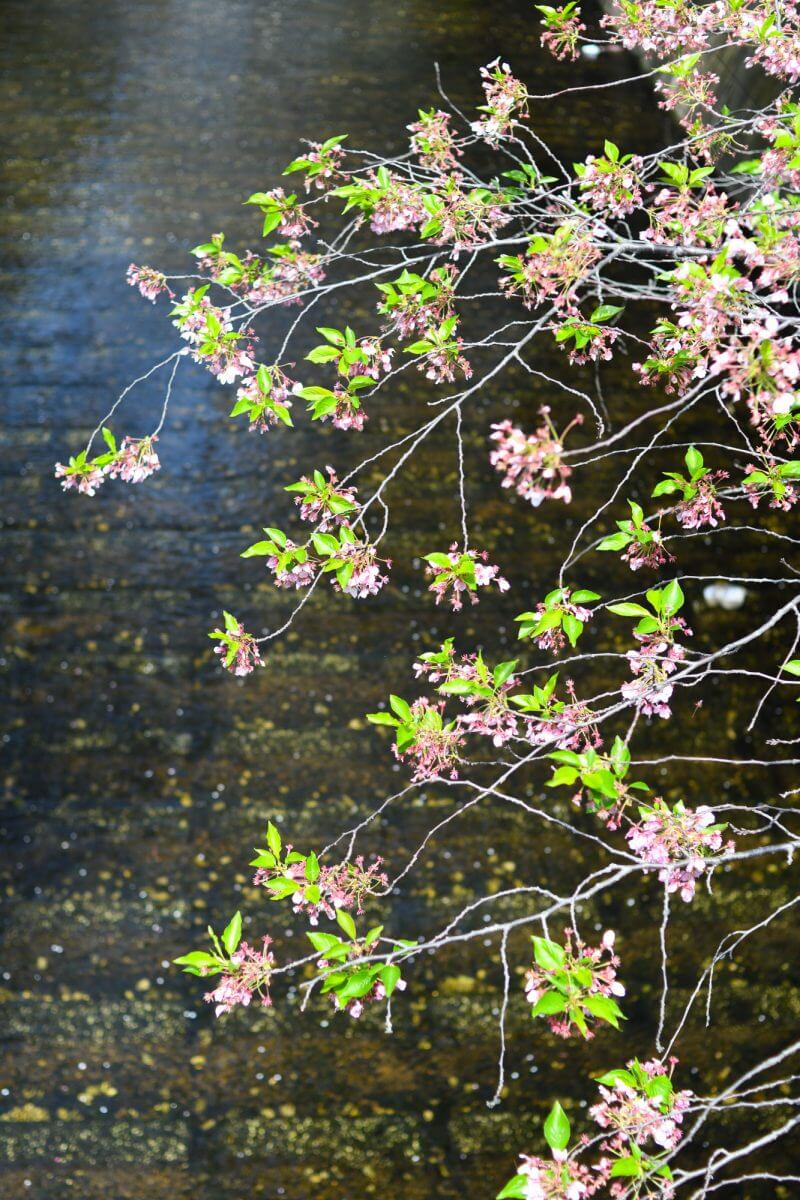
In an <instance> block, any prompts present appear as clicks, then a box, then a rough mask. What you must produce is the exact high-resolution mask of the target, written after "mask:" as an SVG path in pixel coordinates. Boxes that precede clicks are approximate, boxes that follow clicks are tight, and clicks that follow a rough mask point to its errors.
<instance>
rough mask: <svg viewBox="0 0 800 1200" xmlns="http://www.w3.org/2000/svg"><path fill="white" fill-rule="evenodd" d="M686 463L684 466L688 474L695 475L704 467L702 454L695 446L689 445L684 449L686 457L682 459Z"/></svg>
mask: <svg viewBox="0 0 800 1200" xmlns="http://www.w3.org/2000/svg"><path fill="white" fill-rule="evenodd" d="M683 461H684V462H685V463H686V468H687V470H688V471H689V472H690V474H692V475H695V474H697V472H699V471H702V469H703V467H704V465H705V464H704V462H703V456H702V454H701V453H700V451H699V450H698V449H697V447H696V446H690V447H689V449H688V450H687V451H686V457H685V458H684V460H683Z"/></svg>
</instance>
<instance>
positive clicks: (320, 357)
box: [306, 346, 339, 363]
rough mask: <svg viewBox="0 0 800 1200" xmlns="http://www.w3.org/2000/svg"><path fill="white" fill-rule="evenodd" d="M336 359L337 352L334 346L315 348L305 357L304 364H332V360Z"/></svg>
mask: <svg viewBox="0 0 800 1200" xmlns="http://www.w3.org/2000/svg"><path fill="white" fill-rule="evenodd" d="M338 357H339V351H338V350H337V349H336V347H335V346H315V347H314V349H313V350H311V351H310V352H309V353H308V354H307V355H306V362H312V363H326V362H333V360H334V359H336V358H338Z"/></svg>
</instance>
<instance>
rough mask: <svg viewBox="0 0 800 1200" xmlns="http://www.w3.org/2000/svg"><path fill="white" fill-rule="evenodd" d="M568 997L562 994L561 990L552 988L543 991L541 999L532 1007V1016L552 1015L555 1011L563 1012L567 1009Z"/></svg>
mask: <svg viewBox="0 0 800 1200" xmlns="http://www.w3.org/2000/svg"><path fill="white" fill-rule="evenodd" d="M566 1007H567V1001H566V997H565V996H562V995H561V992H556V991H554V990H552V989H551V990H550V991H548V992H543V993H542V995H541V996H540V997H539V999H538V1000H537V1001H536V1003H535V1004H534V1006H533V1008H532V1009H531V1016H532V1017H551V1016H554V1015H555V1013H562V1012H564V1011H565V1010H566Z"/></svg>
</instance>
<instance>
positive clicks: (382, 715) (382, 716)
mask: <svg viewBox="0 0 800 1200" xmlns="http://www.w3.org/2000/svg"><path fill="white" fill-rule="evenodd" d="M367 720H368V721H369V722H370V723H371V724H372V725H399V724H400V722H399V721H398V720H397V718H396V717H393V716H392V714H391V713H388V712H374V713H367Z"/></svg>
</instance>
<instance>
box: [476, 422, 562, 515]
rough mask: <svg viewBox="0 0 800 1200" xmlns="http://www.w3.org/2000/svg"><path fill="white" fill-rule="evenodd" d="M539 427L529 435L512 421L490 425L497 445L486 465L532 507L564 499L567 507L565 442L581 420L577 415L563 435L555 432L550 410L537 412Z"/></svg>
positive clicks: (505, 486) (493, 439)
mask: <svg viewBox="0 0 800 1200" xmlns="http://www.w3.org/2000/svg"><path fill="white" fill-rule="evenodd" d="M539 412H540V415H541V417H542V424H541V425H540V426H539V427H538V428H537V429H536V430H534V432H533V433H531V434H526V433H523V431H522V430H521V429H520V428H519V427H518V426H516V425H512V423H511V421H500V422H499V423H497V424H496V425H493V426H492V435H491V440H492V441H493V442H496V443H497V445H496V446H495V448H494V449H493V450H492V452H491V454H490V455H489V462H490V463H491V464H492V466H493V467H494V468H495V469H496V470H497V471H499V472H500V473H501V474H502V476H503V487H504V488H511V487H513V488H514V490H515V491H516V492H517V493H518V495H520V496H521V497H522V498H523V500H527V501H528V503H529V504H532V505H533V507H534V508H538V506H539V505H540V504H541V503H542V502H543V501H544V500H563V502H564V503H565V504H569V502H570V500H571V499H572V490H571V488H570V486H569V484H568V483H567V480H568V479H569V477H570V475H571V474H572V468H571V467H570V466H569V465H568V464H567V463H566V462H564V441H565V439H566V437H567V435H568V433H569V432H570V430H571V429H573V428H574V427H575V426H576V425H580V423H581V421H582V420H583V418H582V416H581V415H580V414H578V415H577V416H576V417H575V418H573V420H572V421H571V422H570V424H569V425H567V427H566V428H565V429H564V431H563V433H561V434H559V433H557V432H556V429H555V426H554V425H553V422H552V421H551V419H550V409H549V407H547V406H546V405H543V406H542V407H541V408H540V409H539Z"/></svg>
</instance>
